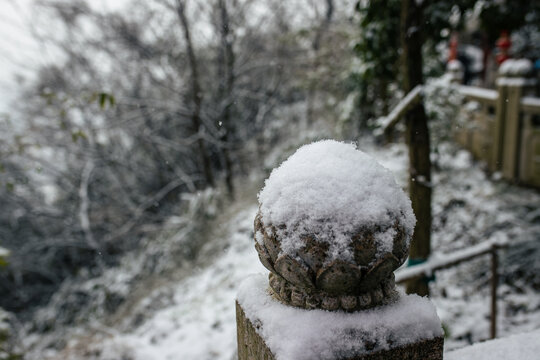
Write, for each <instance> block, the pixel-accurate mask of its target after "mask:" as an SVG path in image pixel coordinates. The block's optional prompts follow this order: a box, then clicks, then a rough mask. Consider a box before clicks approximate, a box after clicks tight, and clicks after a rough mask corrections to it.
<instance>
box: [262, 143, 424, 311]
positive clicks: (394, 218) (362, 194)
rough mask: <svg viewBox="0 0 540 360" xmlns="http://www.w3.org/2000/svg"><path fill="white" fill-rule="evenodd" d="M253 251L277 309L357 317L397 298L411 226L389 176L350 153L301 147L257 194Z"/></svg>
mask: <svg viewBox="0 0 540 360" xmlns="http://www.w3.org/2000/svg"><path fill="white" fill-rule="evenodd" d="M259 204H260V207H259V213H258V214H257V217H256V219H255V248H256V249H257V252H258V253H259V258H260V260H261V262H262V263H263V265H264V266H265V267H266V268H268V269H269V270H270V272H271V273H270V287H271V289H272V291H273V294H274V296H275V297H276V298H277V299H278V300H280V301H281V302H283V303H286V304H289V305H293V306H296V307H301V308H322V309H326V310H337V309H343V310H346V311H355V310H360V309H365V308H369V307H373V306H377V305H380V304H383V303H386V302H390V301H392V300H393V299H394V298H395V295H396V293H395V289H394V287H395V286H394V274H393V271H394V270H395V269H396V268H398V267H399V266H400V265H401V264H403V262H404V261H405V259H406V257H407V253H408V248H409V242H410V239H411V237H412V234H413V230H414V225H415V222H416V219H415V217H414V214H413V211H412V208H411V203H410V200H409V198H408V197H407V196H406V195H405V194H404V193H403V191H402V190H401V188H400V187H399V186H398V185H397V184H396V183H395V181H394V178H393V176H392V174H391V173H390V171H389V170H387V169H385V168H384V167H383V166H381V165H380V164H379V163H377V162H376V161H375V160H374V159H373V158H371V157H370V156H368V155H366V154H365V153H363V152H361V151H359V150H358V149H357V148H356V146H355V145H353V144H346V143H342V142H338V141H333V140H324V141H319V142H315V143H312V144H309V145H305V146H303V147H301V148H300V149H298V150H297V151H296V153H294V154H293V155H292V156H291V157H289V158H288V159H287V160H286V161H285V162H283V163H282V164H281V166H279V167H278V168H276V169H274V170H273V171H272V173H271V175H270V177H269V178H268V179H267V180H266V182H265V186H264V188H263V189H262V190H261V192H260V193H259Z"/></svg>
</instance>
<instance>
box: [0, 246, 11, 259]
mask: <svg viewBox="0 0 540 360" xmlns="http://www.w3.org/2000/svg"><path fill="white" fill-rule="evenodd" d="M9 253H10V251H9V250H8V249H6V248H3V247H1V246H0V258H3V257H8V256H9Z"/></svg>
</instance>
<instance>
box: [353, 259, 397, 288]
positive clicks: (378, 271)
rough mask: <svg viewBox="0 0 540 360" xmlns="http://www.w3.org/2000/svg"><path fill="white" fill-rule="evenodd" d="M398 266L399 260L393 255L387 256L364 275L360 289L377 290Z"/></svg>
mask: <svg viewBox="0 0 540 360" xmlns="http://www.w3.org/2000/svg"><path fill="white" fill-rule="evenodd" d="M398 266H399V260H398V259H397V258H396V257H395V256H394V255H392V254H387V255H386V256H384V257H383V258H381V259H379V260H378V261H377V262H376V263H375V264H374V265H373V267H372V268H371V269H370V270H369V271H368V272H367V274H366V275H364V279H363V280H362V282H361V284H360V287H361V288H362V289H368V290H371V289H375V288H377V286H379V285H380V284H381V283H382V281H383V280H384V279H386V278H388V277H389V276H390V274H391V273H392V272H393V271H394V269H396V268H397V267H398Z"/></svg>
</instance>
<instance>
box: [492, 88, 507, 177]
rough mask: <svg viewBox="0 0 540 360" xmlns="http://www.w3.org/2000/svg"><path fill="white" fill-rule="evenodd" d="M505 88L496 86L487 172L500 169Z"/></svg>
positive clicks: (504, 116) (504, 113)
mask: <svg viewBox="0 0 540 360" xmlns="http://www.w3.org/2000/svg"><path fill="white" fill-rule="evenodd" d="M506 91H507V87H506V84H504V83H498V84H497V92H498V93H499V96H498V97H497V103H496V105H495V122H494V124H493V144H492V147H491V160H490V162H489V170H490V171H491V172H495V171H499V170H501V167H502V154H503V143H504V130H505V129H504V124H505V121H504V120H505V118H506V97H507V94H506Z"/></svg>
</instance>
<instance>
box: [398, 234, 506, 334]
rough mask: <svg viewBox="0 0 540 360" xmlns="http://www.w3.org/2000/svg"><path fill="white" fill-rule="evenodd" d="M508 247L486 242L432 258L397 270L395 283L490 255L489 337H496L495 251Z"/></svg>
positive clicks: (496, 267) (496, 274)
mask: <svg viewBox="0 0 540 360" xmlns="http://www.w3.org/2000/svg"><path fill="white" fill-rule="evenodd" d="M509 245H510V242H508V241H486V242H483V243H481V244H478V245H475V246H472V247H470V248H468V249H463V250H458V251H455V252H453V253H450V254H445V255H443V256H439V257H437V258H432V259H429V260H428V261H426V262H425V263H422V264H419V265H415V266H411V267H408V268H404V269H402V270H398V271H396V273H395V276H396V283H398V284H401V283H404V282H406V281H409V280H412V279H417V278H419V277H429V276H431V275H432V274H433V273H434V272H435V271H438V270H442V269H448V268H450V267H454V266H456V265H458V264H460V263H462V262H466V261H470V260H472V259H475V258H477V257H479V256H482V255H485V254H491V281H490V283H491V286H490V287H491V302H490V305H491V306H490V307H491V316H490V337H491V338H492V339H494V338H495V337H497V286H498V284H499V273H498V266H499V265H498V264H499V259H498V254H497V250H498V249H500V248H506V247H508V246H509Z"/></svg>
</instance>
